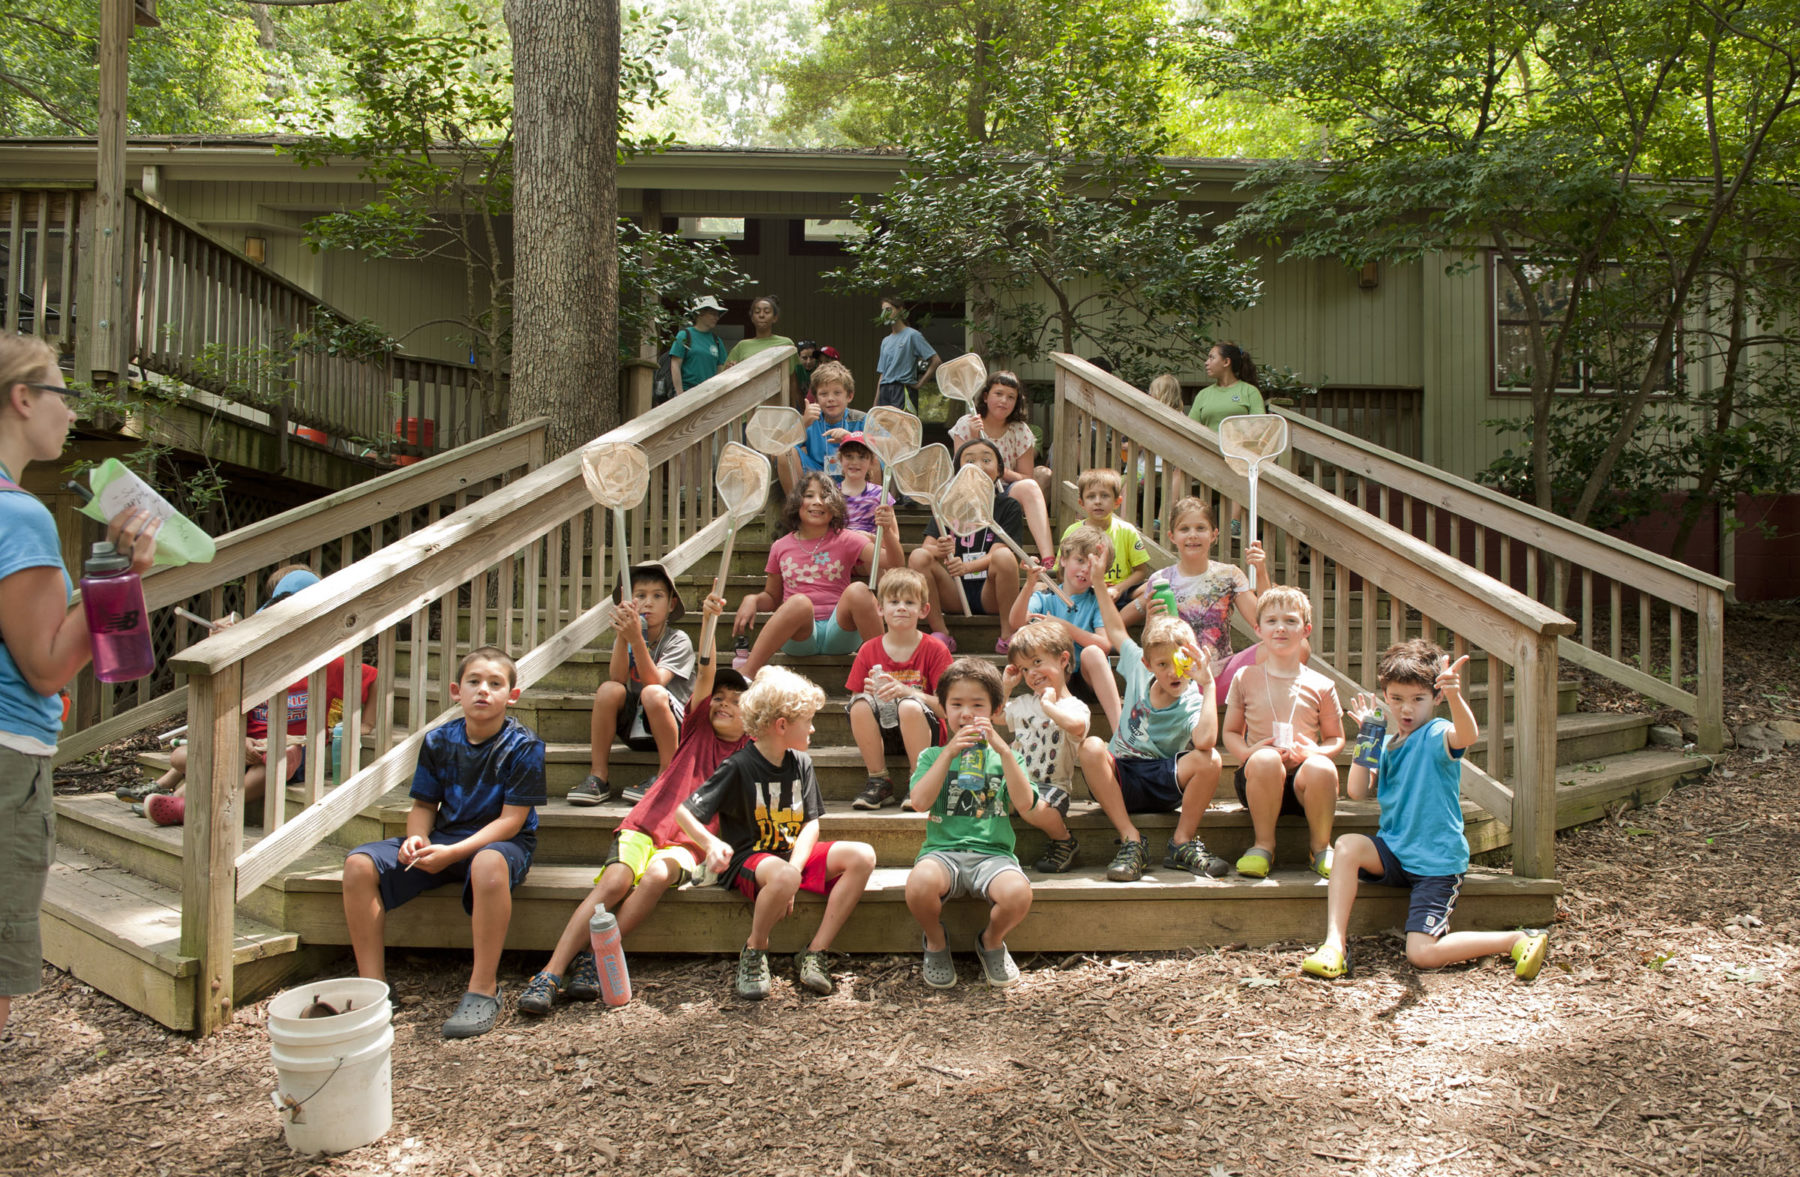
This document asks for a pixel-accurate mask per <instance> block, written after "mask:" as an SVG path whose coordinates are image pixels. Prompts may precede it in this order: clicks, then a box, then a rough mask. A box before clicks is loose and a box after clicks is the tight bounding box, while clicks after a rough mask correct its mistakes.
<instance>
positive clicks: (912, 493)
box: [893, 441, 956, 506]
mask: <svg viewBox="0 0 1800 1177" xmlns="http://www.w3.org/2000/svg"><path fill="white" fill-rule="evenodd" d="M893 472H894V485H895V486H897V487H899V488H900V493H901V494H903V495H905V496H906V497H907V498H910V499H917V500H919V501H920V502H921V503H924V504H926V505H927V506H930V505H931V504H933V503H936V502H937V496H938V491H940V490H942V489H944V484H945V483H946V482H949V481H950V477H951V475H953V474H954V473H956V470H955V467H953V466H952V465H951V464H950V451H949V450H947V449H945V448H944V446H943V445H941V444H940V443H938V442H935V441H934V442H932V443H931V444H930V445H928V446H925V447H924V448H922V449H920V450H919V452H918V453H916V454H914V455H912V456H911V457H910V458H902V459H901V460H900V461H898V462H895V463H894V465H893Z"/></svg>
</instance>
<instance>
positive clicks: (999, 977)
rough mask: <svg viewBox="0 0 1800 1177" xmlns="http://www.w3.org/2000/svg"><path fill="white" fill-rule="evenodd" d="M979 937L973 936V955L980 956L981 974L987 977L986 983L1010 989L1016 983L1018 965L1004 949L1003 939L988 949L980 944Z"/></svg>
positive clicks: (1017, 980) (996, 987)
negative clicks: (991, 948) (996, 946)
mask: <svg viewBox="0 0 1800 1177" xmlns="http://www.w3.org/2000/svg"><path fill="white" fill-rule="evenodd" d="M982 935H986V933H983V934H982ZM981 939H982V937H981V936H977V937H975V955H976V956H978V957H980V958H981V974H982V976H984V977H986V978H987V983H988V985H989V986H991V987H992V988H995V989H1011V988H1012V987H1013V986H1014V985H1017V984H1018V983H1019V966H1018V965H1016V964H1014V963H1013V958H1012V953H1010V952H1008V951H1007V950H1006V943H1005V941H1002V942H1001V944H1000V947H998V948H995V949H993V950H991V951H990V950H989V949H986V948H983V947H982V946H981Z"/></svg>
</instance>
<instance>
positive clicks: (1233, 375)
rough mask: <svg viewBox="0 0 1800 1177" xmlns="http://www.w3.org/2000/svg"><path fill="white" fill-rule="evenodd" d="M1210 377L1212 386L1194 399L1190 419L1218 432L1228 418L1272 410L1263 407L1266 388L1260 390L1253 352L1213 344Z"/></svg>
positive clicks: (1232, 345)
mask: <svg viewBox="0 0 1800 1177" xmlns="http://www.w3.org/2000/svg"><path fill="white" fill-rule="evenodd" d="M1206 374H1207V375H1208V376H1209V377H1211V378H1212V383H1211V384H1209V385H1207V386H1206V387H1205V388H1203V389H1201V390H1200V395H1199V396H1197V397H1195V398H1194V403H1193V405H1191V406H1190V407H1189V408H1188V416H1190V417H1192V418H1193V419H1194V420H1196V421H1198V422H1200V424H1202V425H1204V426H1206V427H1207V428H1208V429H1210V430H1212V431H1213V432H1214V433H1217V432H1218V431H1219V422H1221V421H1223V420H1224V419H1225V418H1227V417H1236V416H1239V415H1240V414H1243V413H1264V412H1267V411H1268V410H1267V409H1265V408H1264V407H1263V395H1262V389H1260V388H1258V387H1256V365H1255V364H1253V363H1251V362H1250V353H1249V352H1247V351H1245V350H1244V349H1243V348H1241V347H1239V346H1238V345H1237V344H1235V343H1231V342H1223V343H1215V344H1213V345H1212V350H1210V351H1208V352H1207V353H1206Z"/></svg>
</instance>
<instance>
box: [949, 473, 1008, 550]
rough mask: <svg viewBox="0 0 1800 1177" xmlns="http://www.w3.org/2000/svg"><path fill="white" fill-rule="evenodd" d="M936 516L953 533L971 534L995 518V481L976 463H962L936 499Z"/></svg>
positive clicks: (987, 525)
mask: <svg viewBox="0 0 1800 1177" xmlns="http://www.w3.org/2000/svg"><path fill="white" fill-rule="evenodd" d="M937 513H938V518H939V519H942V520H943V521H944V528H945V530H947V531H949V532H950V533H951V534H953V535H960V536H965V537H966V536H971V535H974V534H975V533H976V532H978V531H980V530H981V529H982V528H984V527H989V526H991V525H992V523H993V520H994V480H993V479H992V478H989V477H988V476H987V474H986V473H985V472H984V471H983V470H982V469H981V467H979V466H964V467H963V468H962V469H961V470H958V471H957V472H956V477H955V478H952V479H951V480H950V484H949V485H948V486H946V487H944V488H943V490H942V491H941V492H939V494H938V498H937Z"/></svg>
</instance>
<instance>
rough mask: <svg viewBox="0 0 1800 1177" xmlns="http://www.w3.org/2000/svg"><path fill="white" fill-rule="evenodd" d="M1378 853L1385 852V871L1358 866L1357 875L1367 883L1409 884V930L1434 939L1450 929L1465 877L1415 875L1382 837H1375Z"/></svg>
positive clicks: (1388, 885)
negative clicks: (1374, 871) (1451, 914)
mask: <svg viewBox="0 0 1800 1177" xmlns="http://www.w3.org/2000/svg"><path fill="white" fill-rule="evenodd" d="M1375 853H1377V854H1379V855H1381V874H1380V875H1374V874H1370V873H1369V872H1368V871H1366V870H1358V871H1357V872H1356V874H1357V877H1358V878H1360V879H1362V881H1363V882H1365V883H1379V884H1380V885H1381V886H1383V887H1406V888H1409V889H1410V890H1411V891H1412V900H1411V902H1410V903H1409V904H1408V905H1407V908H1406V930H1407V931H1408V932H1423V933H1425V934H1426V935H1427V936H1430V937H1431V938H1432V939H1434V940H1435V939H1437V938H1438V937H1439V936H1442V935H1443V934H1444V933H1445V932H1448V931H1449V930H1450V913H1451V912H1453V911H1455V910H1456V897H1457V896H1458V895H1460V894H1462V881H1463V877H1462V876H1461V875H1415V874H1413V873H1412V872H1411V871H1409V870H1407V869H1406V868H1405V867H1404V866H1401V865H1400V860H1399V859H1398V858H1396V857H1395V856H1394V852H1393V851H1392V850H1389V849H1388V844H1387V843H1386V842H1383V841H1382V840H1381V839H1380V838H1379V837H1377V838H1376V839H1375Z"/></svg>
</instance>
